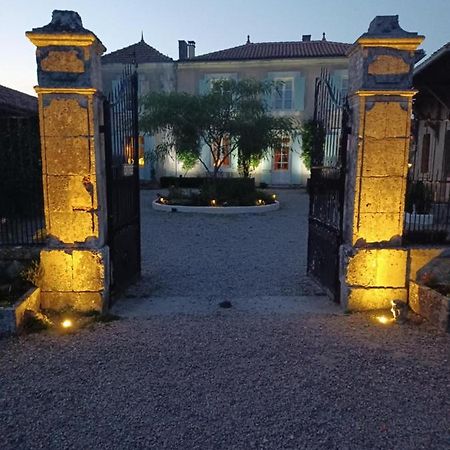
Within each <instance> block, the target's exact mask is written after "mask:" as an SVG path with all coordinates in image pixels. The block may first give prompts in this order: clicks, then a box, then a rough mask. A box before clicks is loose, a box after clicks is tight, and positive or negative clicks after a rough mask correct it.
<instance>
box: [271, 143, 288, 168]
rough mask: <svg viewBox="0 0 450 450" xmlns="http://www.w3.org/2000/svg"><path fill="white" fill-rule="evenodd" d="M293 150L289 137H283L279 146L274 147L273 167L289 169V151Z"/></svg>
mask: <svg viewBox="0 0 450 450" xmlns="http://www.w3.org/2000/svg"><path fill="white" fill-rule="evenodd" d="M290 150H291V146H290V139H289V137H283V138H282V139H281V144H280V146H279V147H278V148H275V149H274V153H273V168H274V170H288V169H289V152H290Z"/></svg>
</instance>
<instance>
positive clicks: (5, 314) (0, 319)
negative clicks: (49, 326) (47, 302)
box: [0, 287, 41, 336]
mask: <svg viewBox="0 0 450 450" xmlns="http://www.w3.org/2000/svg"><path fill="white" fill-rule="evenodd" d="M40 304H41V290H40V289H39V288H37V287H33V288H31V289H28V291H27V292H25V294H23V295H22V297H20V298H19V300H17V301H16V302H15V303H14V305H12V306H4V307H0V336H4V335H10V334H18V333H19V332H20V331H21V328H22V322H23V316H24V313H25V311H26V310H27V309H29V310H32V311H34V312H39V311H40Z"/></svg>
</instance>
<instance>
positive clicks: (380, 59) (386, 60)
mask: <svg viewBox="0 0 450 450" xmlns="http://www.w3.org/2000/svg"><path fill="white" fill-rule="evenodd" d="M410 70H411V67H410V65H409V64H407V63H406V62H405V61H404V60H403V58H401V57H399V56H392V55H377V56H375V58H374V59H373V61H372V62H371V63H370V64H369V65H368V69H367V73H369V74H370V75H394V74H402V73H408V72H409V71H410Z"/></svg>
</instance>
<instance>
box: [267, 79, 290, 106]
mask: <svg viewBox="0 0 450 450" xmlns="http://www.w3.org/2000/svg"><path fill="white" fill-rule="evenodd" d="M273 81H274V82H275V83H279V86H277V87H276V88H275V89H274V90H273V93H272V109H273V110H274V111H293V110H294V95H295V77H293V76H284V77H275V78H274V79H273ZM286 82H289V83H290V84H291V89H290V92H291V99H290V106H289V107H286ZM280 90H281V92H280ZM279 98H281V107H280V108H278V107H277V105H276V104H277V101H278V99H279Z"/></svg>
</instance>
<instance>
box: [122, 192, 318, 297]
mask: <svg viewBox="0 0 450 450" xmlns="http://www.w3.org/2000/svg"><path fill="white" fill-rule="evenodd" d="M277 194H278V198H279V199H280V201H281V208H280V210H279V211H275V212H268V213H265V214H244V215H231V216H213V215H202V214H185V213H162V212H157V211H154V210H153V209H152V208H151V202H152V200H154V198H155V197H156V191H143V192H142V208H141V209H142V258H143V262H142V280H141V282H140V283H139V284H138V285H136V289H135V290H133V289H132V290H130V291H129V293H131V295H134V294H136V295H142V296H157V297H172V296H190V295H195V296H196V297H214V298H217V299H221V298H223V297H226V298H228V297H232V296H236V295H237V296H241V297H242V296H250V297H254V296H260V295H266V296H267V295H268V296H283V295H284V296H286V295H287V296H290V295H293V296H298V295H310V294H314V293H319V292H320V289H318V287H317V286H315V285H313V284H312V283H311V282H310V281H309V280H308V279H307V277H306V248H307V232H308V228H307V222H308V208H309V204H308V196H307V194H306V193H305V191H304V190H281V191H279V192H277Z"/></svg>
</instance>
